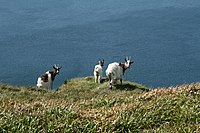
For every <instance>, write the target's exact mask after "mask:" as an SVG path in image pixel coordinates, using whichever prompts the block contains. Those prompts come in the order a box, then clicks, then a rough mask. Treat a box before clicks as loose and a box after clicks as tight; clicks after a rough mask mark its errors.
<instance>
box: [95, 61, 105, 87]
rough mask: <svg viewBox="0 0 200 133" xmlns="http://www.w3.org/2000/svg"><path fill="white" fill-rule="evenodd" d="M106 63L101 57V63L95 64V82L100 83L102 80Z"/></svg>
mask: <svg viewBox="0 0 200 133" xmlns="http://www.w3.org/2000/svg"><path fill="white" fill-rule="evenodd" d="M103 65H104V59H102V60H101V59H100V60H99V64H98V65H95V67H94V80H95V83H97V81H98V83H99V84H100V82H101V78H102V67H103Z"/></svg>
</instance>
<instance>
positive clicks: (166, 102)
mask: <svg viewBox="0 0 200 133" xmlns="http://www.w3.org/2000/svg"><path fill="white" fill-rule="evenodd" d="M108 88H109V85H108V82H107V81H106V80H104V81H103V83H101V84H96V83H94V79H93V78H91V77H85V78H76V79H71V80H69V81H65V83H64V84H63V85H62V86H61V87H59V88H58V89H56V90H52V91H47V90H45V89H37V88H35V87H19V86H12V85H5V84H1V85H0V132H5V133H7V132H18V133H22V132H37V133H38V132H42V133H43V132H58V133H60V132H81V133H82V132H85V133H88V132H92V133H93V132H110V133H111V132H116V133H118V132H200V124H199V123H200V83H194V84H189V85H182V86H177V87H169V88H157V89H151V90H149V89H148V88H146V87H145V86H143V85H140V84H137V83H133V82H128V81H124V82H123V84H122V85H120V84H117V85H115V86H114V89H112V90H110V89H108Z"/></svg>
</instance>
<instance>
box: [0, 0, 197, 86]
mask: <svg viewBox="0 0 200 133" xmlns="http://www.w3.org/2000/svg"><path fill="white" fill-rule="evenodd" d="M126 56H131V58H132V59H133V60H134V64H132V66H131V68H130V69H129V70H127V71H126V73H125V75H124V80H129V81H133V82H137V83H140V84H143V85H145V86H147V87H152V88H155V87H167V86H176V85H181V84H188V83H192V82H199V81H200V1H199V0H0V83H8V84H13V85H19V86H35V85H36V81H37V78H38V77H39V76H40V75H41V74H43V73H45V72H46V71H48V70H52V69H53V65H54V64H59V65H60V66H62V69H61V71H60V74H59V75H58V76H57V77H56V79H55V81H54V85H53V88H57V87H59V86H61V85H62V84H63V83H64V82H65V81H68V80H70V79H72V78H77V77H87V76H92V75H93V69H94V66H95V65H96V64H98V61H99V59H104V60H105V64H104V67H103V71H104V73H103V76H104V77H105V70H106V68H107V66H108V64H109V63H112V62H124V59H125V57H126Z"/></svg>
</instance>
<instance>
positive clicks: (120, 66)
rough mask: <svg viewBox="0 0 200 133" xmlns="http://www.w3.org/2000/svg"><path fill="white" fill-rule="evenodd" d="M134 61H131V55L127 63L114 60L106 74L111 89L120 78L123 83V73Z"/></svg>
mask: <svg viewBox="0 0 200 133" xmlns="http://www.w3.org/2000/svg"><path fill="white" fill-rule="evenodd" d="M132 63H133V61H131V57H129V58H128V57H126V58H125V63H118V62H114V63H111V64H109V65H108V68H107V69H106V76H107V78H108V79H109V84H110V89H112V85H113V84H115V83H116V82H117V81H118V80H120V82H121V84H122V78H123V75H124V73H125V71H126V70H127V69H128V68H129V67H130V66H131V64H132Z"/></svg>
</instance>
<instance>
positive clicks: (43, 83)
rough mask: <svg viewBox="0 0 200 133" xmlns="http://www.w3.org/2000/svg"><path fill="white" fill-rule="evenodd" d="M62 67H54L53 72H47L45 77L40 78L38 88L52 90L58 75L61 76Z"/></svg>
mask: <svg viewBox="0 0 200 133" xmlns="http://www.w3.org/2000/svg"><path fill="white" fill-rule="evenodd" d="M61 68H62V67H60V66H59V65H54V66H53V69H54V70H52V71H47V72H46V73H44V74H43V75H41V76H40V77H38V80H37V87H38V88H40V87H44V88H47V89H49V88H50V89H52V86H53V81H54V79H55V77H56V75H57V74H58V75H59V72H60V69H61Z"/></svg>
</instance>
